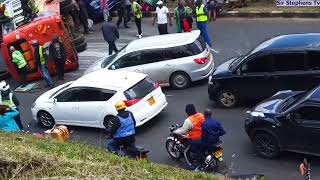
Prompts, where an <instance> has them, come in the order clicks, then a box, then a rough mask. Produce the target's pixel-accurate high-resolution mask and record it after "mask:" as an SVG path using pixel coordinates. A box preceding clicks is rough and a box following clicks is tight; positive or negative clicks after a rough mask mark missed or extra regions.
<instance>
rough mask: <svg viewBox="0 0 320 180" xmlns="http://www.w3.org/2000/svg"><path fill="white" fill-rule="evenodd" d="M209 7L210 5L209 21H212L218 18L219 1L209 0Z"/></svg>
mask: <svg viewBox="0 0 320 180" xmlns="http://www.w3.org/2000/svg"><path fill="white" fill-rule="evenodd" d="M207 7H208V10H209V13H208V14H209V21H210V22H211V21H212V19H213V21H215V20H216V16H217V11H216V8H217V2H216V0H207Z"/></svg>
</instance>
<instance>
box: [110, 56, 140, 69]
mask: <svg viewBox="0 0 320 180" xmlns="http://www.w3.org/2000/svg"><path fill="white" fill-rule="evenodd" d="M140 64H142V63H141V61H140V52H134V53H129V54H127V55H124V56H123V57H121V58H120V59H118V60H117V61H116V62H114V63H113V64H112V67H114V69H120V68H126V67H131V66H138V65H140ZM112 67H111V68H112Z"/></svg>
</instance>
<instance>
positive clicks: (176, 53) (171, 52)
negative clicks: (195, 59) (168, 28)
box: [164, 46, 192, 59]
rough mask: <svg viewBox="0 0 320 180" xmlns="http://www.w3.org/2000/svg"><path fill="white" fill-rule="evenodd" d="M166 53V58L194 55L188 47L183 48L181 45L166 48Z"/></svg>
mask: <svg viewBox="0 0 320 180" xmlns="http://www.w3.org/2000/svg"><path fill="white" fill-rule="evenodd" d="M164 53H165V55H164V56H165V58H166V59H179V58H184V57H188V56H192V54H191V53H190V52H188V51H187V50H186V48H183V47H181V46H179V47H171V48H166V49H165V51H164Z"/></svg>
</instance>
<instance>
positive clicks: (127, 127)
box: [113, 113, 135, 138]
mask: <svg viewBox="0 0 320 180" xmlns="http://www.w3.org/2000/svg"><path fill="white" fill-rule="evenodd" d="M117 118H118V119H119V121H120V124H121V125H120V127H119V128H118V129H117V131H116V133H115V134H114V136H113V137H114V138H123V137H128V136H131V135H134V134H135V124H134V122H133V121H134V119H133V117H132V113H129V115H128V116H127V117H122V116H119V115H117Z"/></svg>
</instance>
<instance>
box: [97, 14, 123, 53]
mask: <svg viewBox="0 0 320 180" xmlns="http://www.w3.org/2000/svg"><path fill="white" fill-rule="evenodd" d="M101 31H102V34H103V38H104V40H105V41H107V43H108V45H109V55H111V54H112V53H113V51H114V52H118V49H117V47H116V44H115V41H116V40H117V39H119V32H118V29H117V27H116V26H115V25H114V24H113V23H112V18H111V16H109V17H108V22H105V23H103V25H102V27H101Z"/></svg>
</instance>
